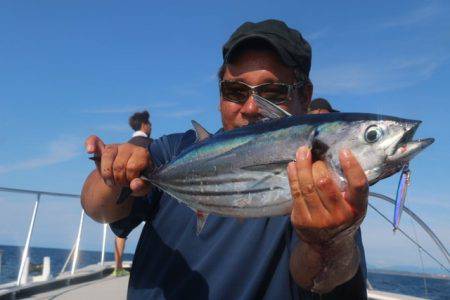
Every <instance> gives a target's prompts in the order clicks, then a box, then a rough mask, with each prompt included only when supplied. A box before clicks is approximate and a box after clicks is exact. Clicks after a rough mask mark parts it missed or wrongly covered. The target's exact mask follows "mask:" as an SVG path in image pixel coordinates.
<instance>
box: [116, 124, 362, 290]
mask: <svg viewBox="0 0 450 300" xmlns="http://www.w3.org/2000/svg"><path fill="white" fill-rule="evenodd" d="M195 139H196V137H195V132H194V131H192V130H190V131H187V132H186V133H180V134H173V135H168V136H163V137H161V138H160V139H158V140H155V141H154V142H153V143H152V144H151V146H150V153H151V156H152V158H153V162H154V164H155V166H156V167H158V166H161V165H164V164H165V163H168V162H170V161H171V160H172V159H173V158H174V157H175V156H176V155H177V154H178V153H180V152H181V151H182V150H183V149H185V148H186V147H188V146H189V145H191V144H193V143H194V142H195ZM143 221H145V222H146V224H145V226H144V228H143V230H142V233H141V237H140V240H139V243H138V245H137V248H136V252H135V255H134V259H133V266H132V270H131V276H130V282H129V286H128V298H129V299H314V298H317V295H314V294H312V293H310V292H307V291H305V290H303V289H301V288H300V287H299V286H298V285H297V284H296V283H295V282H294V281H293V279H292V277H291V275H290V271H289V258H290V256H291V251H292V250H293V247H294V246H295V245H296V243H297V242H298V239H297V237H296V235H295V234H294V233H293V230H292V226H291V222H290V218H289V216H281V217H272V218H253V219H246V220H243V221H241V220H237V219H234V218H225V217H219V216H215V215H209V217H208V219H207V221H206V224H205V226H204V227H203V230H202V232H201V233H200V235H197V234H196V224H197V219H196V215H195V213H194V212H193V211H192V210H191V209H190V208H189V207H187V206H186V205H184V204H181V203H179V202H178V201H177V200H176V199H174V198H172V197H171V196H169V195H168V194H166V193H164V192H163V191H161V190H159V189H157V188H154V189H153V191H152V192H151V193H150V195H149V196H148V197H147V198H142V199H136V200H135V203H134V206H133V209H132V212H131V214H130V215H129V216H128V217H127V218H125V219H122V220H120V221H117V222H115V223H113V224H111V228H112V230H113V231H114V232H115V233H116V235H118V236H120V237H126V236H127V235H128V234H129V233H130V232H131V230H133V229H134V228H135V227H136V226H138V225H139V224H140V223H141V222H143ZM358 239H359V242H360V236H359V238H358ZM361 246H362V244H361ZM361 250H362V248H361ZM362 251H363V250H362ZM360 269H361V268H360ZM363 273H364V271H361V270H360V271H359V272H358V274H357V275H356V276H355V278H353V280H351V281H350V282H349V283H347V284H344V285H342V286H340V287H339V288H337V289H335V291H334V294H332V295H329V296H331V298H333V299H334V298H336V297H345V298H347V299H350V298H351V299H358V298H364V296H365V293H366V289H365V281H364V276H363Z"/></svg>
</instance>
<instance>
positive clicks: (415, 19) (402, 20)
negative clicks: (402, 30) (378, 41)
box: [381, 2, 441, 28]
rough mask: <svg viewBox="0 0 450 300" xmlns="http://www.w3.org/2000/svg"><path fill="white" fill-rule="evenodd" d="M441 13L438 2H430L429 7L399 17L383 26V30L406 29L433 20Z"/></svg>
mask: <svg viewBox="0 0 450 300" xmlns="http://www.w3.org/2000/svg"><path fill="white" fill-rule="evenodd" d="M439 12H441V9H440V8H439V7H438V6H437V5H436V2H430V4H429V5H427V6H423V7H420V8H417V9H415V10H411V11H408V12H407V13H406V14H404V15H401V16H397V17H395V18H394V19H392V20H389V21H386V22H384V23H382V24H381V27H382V28H393V27H404V26H410V25H415V24H419V23H423V22H426V21H428V20H432V19H434V18H435V17H436V15H438V14H439Z"/></svg>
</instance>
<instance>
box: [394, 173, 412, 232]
mask: <svg viewBox="0 0 450 300" xmlns="http://www.w3.org/2000/svg"><path fill="white" fill-rule="evenodd" d="M410 183H411V171H410V170H409V164H406V165H405V166H404V167H403V169H402V171H401V173H400V180H399V182H398V187H397V196H396V198H395V210H394V220H393V222H392V224H393V225H394V231H396V230H397V229H398V226H399V224H400V217H401V216H402V211H403V206H404V205H405V201H406V192H407V191H408V186H409V185H410Z"/></svg>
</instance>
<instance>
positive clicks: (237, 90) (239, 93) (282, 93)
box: [220, 80, 304, 105]
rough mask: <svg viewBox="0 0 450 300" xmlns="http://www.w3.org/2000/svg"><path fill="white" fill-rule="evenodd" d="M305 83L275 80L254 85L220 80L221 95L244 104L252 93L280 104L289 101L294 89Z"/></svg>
mask: <svg viewBox="0 0 450 300" xmlns="http://www.w3.org/2000/svg"><path fill="white" fill-rule="evenodd" d="M303 84H304V83H303V82H297V83H294V84H286V83H278V82H274V83H263V84H260V85H255V86H252V85H248V84H246V83H244V82H241V81H231V80H223V81H221V82H220V95H221V96H222V97H223V98H224V99H225V100H228V101H231V102H235V103H239V104H244V103H245V102H246V101H247V99H248V98H249V97H250V95H254V94H256V95H259V96H261V97H263V98H265V99H267V100H269V101H270V102H272V103H274V104H277V105H279V104H283V103H286V102H288V101H289V99H290V97H291V94H292V91H293V90H294V89H296V88H297V87H298V86H301V85H303Z"/></svg>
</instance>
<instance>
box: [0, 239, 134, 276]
mask: <svg viewBox="0 0 450 300" xmlns="http://www.w3.org/2000/svg"><path fill="white" fill-rule="evenodd" d="M29 251H30V252H29V256H30V262H31V263H32V264H38V263H39V264H41V263H42V261H43V258H44V257H45V256H50V261H51V274H52V276H57V275H58V274H59V272H60V271H61V269H62V267H63V266H64V263H65V261H66V259H67V257H68V255H69V253H70V250H67V249H54V248H39V247H30V250H29ZM0 252H2V261H1V267H0V284H2V283H7V282H11V281H16V280H17V275H18V273H19V266H20V259H21V255H22V247H16V246H4V245H0ZM100 257H101V252H99V251H80V252H79V254H78V264H77V268H82V267H85V266H88V265H92V264H96V263H98V262H100ZM132 259H133V255H132V254H124V255H123V260H132ZM113 260H114V253H111V252H106V253H105V261H113ZM71 266H72V265H71V262H69V264H68V266H67V267H66V271H70V268H71ZM30 275H39V274H35V273H30Z"/></svg>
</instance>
